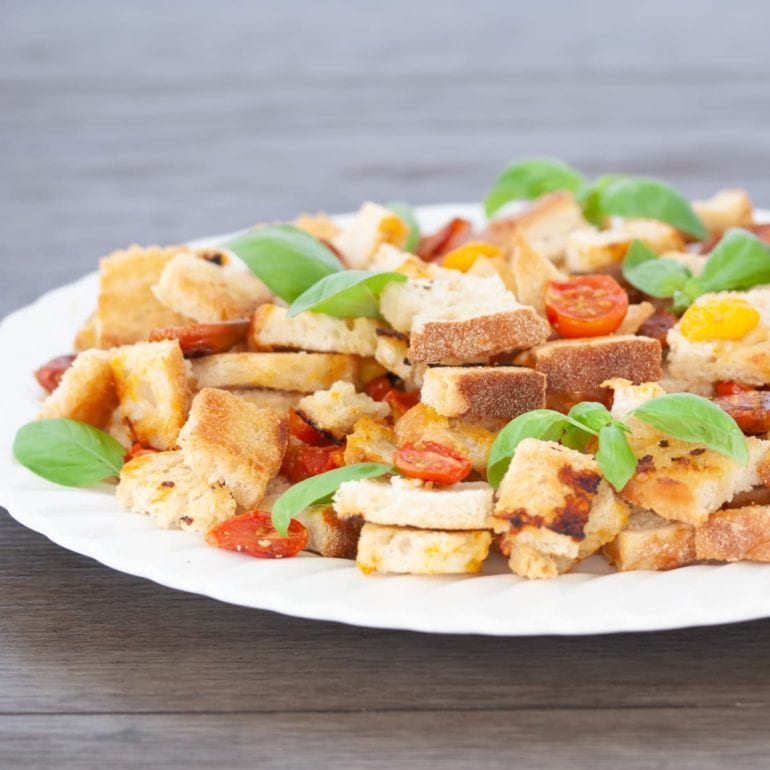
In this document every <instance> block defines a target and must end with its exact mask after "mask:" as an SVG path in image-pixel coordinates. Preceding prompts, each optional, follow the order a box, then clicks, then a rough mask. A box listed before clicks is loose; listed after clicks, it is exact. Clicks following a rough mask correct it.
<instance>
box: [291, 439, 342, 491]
mask: <svg viewBox="0 0 770 770" xmlns="http://www.w3.org/2000/svg"><path fill="white" fill-rule="evenodd" d="M344 464H345V450H344V449H343V448H342V447H339V446H297V445H291V444H290V445H289V448H288V449H287V450H286V454H285V455H284V457H283V464H282V466H281V472H282V473H283V474H284V475H285V476H286V477H287V478H288V479H289V481H291V482H292V484H296V483H297V482H299V481H304V480H305V479H309V478H310V477H311V476H317V475H318V474H319V473H326V471H331V470H334V469H335V468H341V467H342V466H343V465H344Z"/></svg>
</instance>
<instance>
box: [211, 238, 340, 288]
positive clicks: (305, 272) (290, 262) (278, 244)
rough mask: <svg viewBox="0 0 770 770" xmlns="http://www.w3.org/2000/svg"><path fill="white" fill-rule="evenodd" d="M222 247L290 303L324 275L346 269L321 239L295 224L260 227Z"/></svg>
mask: <svg viewBox="0 0 770 770" xmlns="http://www.w3.org/2000/svg"><path fill="white" fill-rule="evenodd" d="M222 246H223V247H224V248H226V249H230V251H232V252H233V253H234V254H236V255H237V256H239V257H240V258H241V259H242V260H243V261H244V262H245V263H246V264H247V265H248V266H249V268H250V270H251V272H252V273H254V275H256V276H257V278H259V279H260V280H261V281H262V283H264V284H265V285H266V286H267V287H268V289H270V291H272V292H273V294H275V295H277V296H278V297H280V298H281V299H282V300H285V301H286V302H293V301H294V300H295V299H297V297H299V295H300V294H302V292H304V291H305V290H307V289H309V288H310V287H311V286H312V285H313V284H314V283H316V282H317V281H319V280H320V279H321V278H323V277H324V276H326V275H330V274H331V273H336V272H339V271H340V270H343V269H344V266H343V264H342V263H341V262H340V261H339V260H338V259H337V257H335V256H334V254H332V252H331V251H329V249H327V248H326V246H324V245H323V244H322V243H321V242H320V241H319V240H318V239H317V238H313V236H312V235H309V234H308V233H306V232H303V231H302V230H300V229H299V228H297V227H294V226H293V225H272V226H270V227H258V228H256V229H255V230H250V231H249V232H248V233H246V234H245V235H239V236H237V237H236V238H233V239H231V240H229V241H226V242H225V243H223V244H222Z"/></svg>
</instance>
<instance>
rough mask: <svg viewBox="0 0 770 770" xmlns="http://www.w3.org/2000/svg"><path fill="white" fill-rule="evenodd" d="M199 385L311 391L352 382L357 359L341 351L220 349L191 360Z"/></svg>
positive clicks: (354, 378)
mask: <svg viewBox="0 0 770 770" xmlns="http://www.w3.org/2000/svg"><path fill="white" fill-rule="evenodd" d="M192 370H193V375H194V377H195V380H196V382H197V384H198V387H199V388H269V389H272V390H295V391H298V392H300V393H313V392H315V391H316V390H324V389H326V388H329V387H331V386H332V385H333V384H334V383H335V382H337V380H345V381H346V382H355V381H356V378H357V362H356V359H355V358H354V357H353V356H349V355H342V354H340V353H304V352H303V353H220V354H218V355H214V356H206V357H205V358H199V359H196V360H195V361H193V362H192Z"/></svg>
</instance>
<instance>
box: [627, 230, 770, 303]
mask: <svg viewBox="0 0 770 770" xmlns="http://www.w3.org/2000/svg"><path fill="white" fill-rule="evenodd" d="M623 276H624V277H625V279H626V280H627V281H628V282H629V283H630V284H631V285H632V286H635V287H636V288H637V289H639V290H640V291H643V292H644V293H645V294H649V295H650V296H651V297H660V298H667V297H672V298H673V299H674V309H675V310H676V311H677V312H681V311H683V310H685V309H686V308H687V307H688V306H689V305H690V304H692V302H693V301H694V300H695V299H697V298H698V297H700V296H701V294H706V293H708V292H714V291H745V290H746V289H750V288H751V287H752V286H758V285H760V284H764V283H770V247H769V246H768V245H767V244H765V243H763V242H762V241H761V240H760V239H759V238H757V237H756V236H755V235H754V234H753V233H750V232H748V231H747V230H743V229H742V228H739V227H735V228H732V229H730V230H728V231H727V232H726V233H725V235H724V236H723V238H722V239H721V240H720V241H719V243H718V244H717V245H716V246H715V247H714V249H713V250H712V252H711V254H709V257H708V259H707V260H706V264H705V265H704V268H703V272H702V273H701V274H700V275H699V276H697V277H693V275H692V273H691V272H690V271H689V270H688V269H687V268H686V267H684V266H683V265H680V264H679V263H678V262H674V261H673V260H670V259H665V258H658V257H657V256H656V255H655V253H654V252H653V251H651V250H650V249H649V248H647V247H646V246H645V245H644V244H643V243H641V242H640V241H634V242H633V243H632V244H631V248H630V249H629V250H628V253H627V254H626V258H625V260H624V261H623Z"/></svg>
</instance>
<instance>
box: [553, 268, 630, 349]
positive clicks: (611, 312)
mask: <svg viewBox="0 0 770 770" xmlns="http://www.w3.org/2000/svg"><path fill="white" fill-rule="evenodd" d="M545 310H546V313H547V315H548V320H549V321H550V322H551V325H552V326H553V327H554V329H556V331H557V332H558V333H559V334H560V335H561V336H562V337H569V338H573V337H599V336H601V335H603V334H610V333H612V332H614V331H615V329H617V328H618V326H620V324H621V322H622V321H623V319H624V318H625V316H626V311H627V310H628V294H626V292H625V290H624V289H623V287H622V286H621V285H620V284H619V283H618V282H617V281H616V280H615V279H614V278H612V277H611V276H609V275H581V276H576V277H575V278H570V279H569V280H568V281H551V282H550V283H549V284H548V290H547V291H546V295H545Z"/></svg>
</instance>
